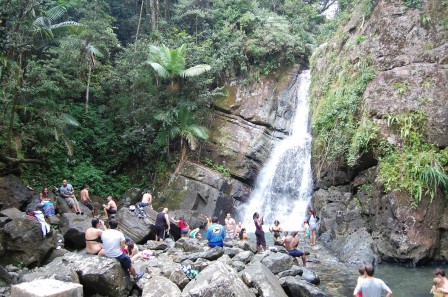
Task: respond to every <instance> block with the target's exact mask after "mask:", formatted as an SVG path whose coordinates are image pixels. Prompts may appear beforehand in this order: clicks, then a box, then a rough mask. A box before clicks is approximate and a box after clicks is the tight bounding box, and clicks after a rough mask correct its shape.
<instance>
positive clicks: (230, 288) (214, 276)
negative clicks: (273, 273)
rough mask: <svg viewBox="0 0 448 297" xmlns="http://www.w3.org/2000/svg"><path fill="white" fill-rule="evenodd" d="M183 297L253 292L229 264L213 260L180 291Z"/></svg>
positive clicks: (247, 294) (225, 296)
mask: <svg viewBox="0 0 448 297" xmlns="http://www.w3.org/2000/svg"><path fill="white" fill-rule="evenodd" d="M182 296H183V297H189V296H194V297H205V296H214V297H227V296H247V297H249V296H253V297H255V294H254V293H253V292H252V291H251V290H250V289H249V288H248V287H247V286H246V285H245V284H244V282H243V281H242V280H241V279H240V278H239V277H238V274H237V273H236V272H235V270H233V268H231V267H230V266H228V265H226V264H224V263H222V262H219V261H217V262H215V263H213V264H211V265H210V266H209V267H207V268H206V269H204V270H203V271H202V272H201V273H199V274H198V276H197V277H196V279H194V280H192V281H191V282H190V283H189V284H188V285H187V286H186V287H185V288H184V290H183V291H182Z"/></svg>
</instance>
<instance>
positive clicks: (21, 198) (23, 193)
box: [0, 175, 35, 210]
mask: <svg viewBox="0 0 448 297" xmlns="http://www.w3.org/2000/svg"><path fill="white" fill-rule="evenodd" d="M33 196H35V193H34V192H33V191H31V190H29V189H28V188H27V187H25V186H24V185H23V184H22V181H21V180H20V178H18V177H17V176H15V175H7V176H2V177H0V209H7V208H11V207H14V208H18V209H21V210H25V208H26V206H27V204H28V203H30V202H31V200H32V199H33Z"/></svg>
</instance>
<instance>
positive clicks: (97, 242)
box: [85, 218, 106, 256]
mask: <svg viewBox="0 0 448 297" xmlns="http://www.w3.org/2000/svg"><path fill="white" fill-rule="evenodd" d="M104 230H106V227H105V226H104V222H103V221H100V219H98V218H93V219H92V227H91V228H89V229H87V230H86V235H85V240H86V253H87V254H92V255H99V256H104V255H105V250H104V249H103V245H102V244H101V242H102V241H101V235H102V234H103V231H104Z"/></svg>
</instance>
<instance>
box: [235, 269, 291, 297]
mask: <svg viewBox="0 0 448 297" xmlns="http://www.w3.org/2000/svg"><path fill="white" fill-rule="evenodd" d="M240 275H241V278H242V279H243V281H244V283H245V284H246V285H247V286H248V287H251V288H255V289H257V291H258V295H259V296H263V297H286V296H287V295H286V293H285V291H284V290H283V288H282V286H281V285H280V283H279V281H278V278H277V277H276V276H275V275H274V274H273V273H272V272H271V271H270V270H269V269H268V268H267V267H266V266H264V265H263V264H261V263H259V262H258V263H253V264H251V265H249V266H248V267H247V268H246V269H244V270H243V271H241V273H240Z"/></svg>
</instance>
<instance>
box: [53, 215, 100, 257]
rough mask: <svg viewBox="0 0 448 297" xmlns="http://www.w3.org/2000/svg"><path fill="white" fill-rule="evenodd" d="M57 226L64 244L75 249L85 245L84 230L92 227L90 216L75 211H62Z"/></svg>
mask: <svg viewBox="0 0 448 297" xmlns="http://www.w3.org/2000/svg"><path fill="white" fill-rule="evenodd" d="M59 226H60V229H59V230H60V231H61V233H62V235H63V236H64V243H65V245H66V246H68V247H72V248H76V249H83V248H85V247H86V240H85V235H86V230H87V229H88V228H90V227H92V223H91V218H90V217H87V216H86V215H77V214H75V213H64V214H63V215H62V217H61V219H60V225H59Z"/></svg>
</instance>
